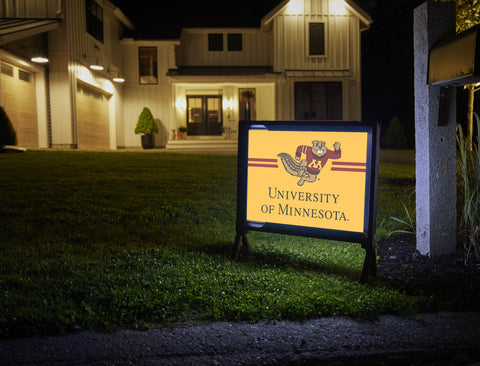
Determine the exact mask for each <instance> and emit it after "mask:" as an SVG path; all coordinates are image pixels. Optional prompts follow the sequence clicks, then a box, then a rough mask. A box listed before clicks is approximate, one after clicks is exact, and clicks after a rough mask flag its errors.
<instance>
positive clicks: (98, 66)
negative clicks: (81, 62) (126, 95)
mask: <svg viewBox="0 0 480 366" xmlns="http://www.w3.org/2000/svg"><path fill="white" fill-rule="evenodd" d="M93 48H94V49H95V56H93V58H94V61H93V63H92V64H91V65H90V68H91V69H92V70H96V71H102V70H103V66H102V65H101V64H100V62H98V51H100V48H98V46H97V45H94V46H93Z"/></svg>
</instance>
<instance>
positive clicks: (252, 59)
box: [176, 28, 273, 66]
mask: <svg viewBox="0 0 480 366" xmlns="http://www.w3.org/2000/svg"><path fill="white" fill-rule="evenodd" d="M209 33H222V34H223V44H224V47H223V48H224V49H223V51H209V50H208V34H209ZM229 33H241V34H242V36H243V37H242V38H243V41H242V42H243V45H242V46H243V49H242V51H228V50H227V34H229ZM180 42H181V44H180V45H179V46H178V47H177V50H176V56H177V64H178V65H179V66H265V65H271V64H272V61H273V60H272V39H271V35H270V34H269V33H266V32H263V31H261V30H260V29H245V28H243V29H186V30H183V32H182V35H181V38H180Z"/></svg>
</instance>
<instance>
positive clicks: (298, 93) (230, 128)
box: [0, 0, 371, 149]
mask: <svg viewBox="0 0 480 366" xmlns="http://www.w3.org/2000/svg"><path fill="white" fill-rule="evenodd" d="M127 16H128V14H127ZM127 16H125V15H124V14H123V13H122V11H121V10H120V9H118V8H117V7H115V6H114V5H113V4H112V3H110V2H109V1H107V0H63V1H59V0H32V1H30V2H28V4H27V2H16V1H11V0H3V1H0V61H1V79H0V105H2V106H3V107H4V109H5V110H6V112H7V114H8V115H9V117H10V119H11V120H12V123H13V124H14V126H15V128H16V130H17V135H18V140H19V145H22V146H26V147H53V148H56V147H63V148H65V147H67V148H70V147H71V148H80V149H89V148H95V149H99V148H100V149H117V148H124V147H126V148H128V147H138V146H140V138H139V136H137V135H135V133H134V128H135V125H136V122H137V119H138V115H139V114H140V112H141V111H142V109H143V107H148V108H150V110H151V111H152V113H153V115H154V117H155V118H156V119H157V123H158V124H159V127H160V133H159V134H158V135H157V137H156V140H157V145H162V146H163V145H165V144H167V142H168V144H167V147H174V146H175V145H174V143H175V141H172V138H174V133H173V132H176V131H178V129H179V128H180V127H182V126H185V127H187V128H188V138H189V139H216V138H220V136H222V133H223V134H224V135H225V134H226V136H227V138H228V139H231V140H232V141H235V140H236V126H237V124H238V121H239V120H241V119H251V120H299V119H300V120H305V119H307V120H315V119H318V120H338V121H342V120H345V121H346V120H361V59H360V54H361V52H360V50H361V42H360V35H361V32H362V31H363V30H366V29H368V27H369V25H370V23H371V19H370V17H369V15H368V14H366V13H365V12H364V11H363V10H361V9H360V8H359V7H358V6H357V5H356V4H355V3H354V2H353V1H351V0H284V1H282V2H281V3H280V4H279V5H278V6H277V7H276V8H275V9H272V11H271V12H270V13H268V14H266V15H265V17H264V18H263V19H262V21H261V24H259V27H258V28H223V29H219V28H184V29H183V30H182V32H181V36H180V38H179V39H174V40H165V39H159V40H142V39H134V38H122V34H124V33H123V32H124V30H125V29H126V28H130V29H131V28H133V25H132V24H131V22H130V21H129V19H128V18H127ZM40 54H43V56H45V57H48V60H49V61H48V62H47V63H43V64H40V63H38V62H35V61H32V57H33V56H36V55H40ZM37 61H38V59H37ZM95 66H98V67H96V68H95Z"/></svg>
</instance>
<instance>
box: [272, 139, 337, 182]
mask: <svg viewBox="0 0 480 366" xmlns="http://www.w3.org/2000/svg"><path fill="white" fill-rule="evenodd" d="M333 149H334V150H333V151H332V150H329V149H328V148H327V147H326V146H325V141H313V142H312V146H306V145H300V146H298V147H297V151H296V153H295V159H294V158H293V157H292V156H290V155H289V154H287V153H280V154H278V156H279V157H280V159H282V163H283V166H284V167H285V170H286V171H287V172H288V173H290V174H291V175H293V176H295V177H300V180H299V181H298V182H297V184H298V185H299V186H303V184H304V183H305V182H309V183H313V182H315V181H316V180H317V175H318V173H320V171H321V170H322V168H323V167H324V166H325V164H326V163H327V161H328V159H339V158H340V157H341V156H342V152H341V150H340V143H339V142H335V143H334V144H333ZM302 156H305V158H304V159H302Z"/></svg>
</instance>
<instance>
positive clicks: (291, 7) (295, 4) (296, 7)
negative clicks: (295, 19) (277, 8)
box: [286, 0, 304, 15]
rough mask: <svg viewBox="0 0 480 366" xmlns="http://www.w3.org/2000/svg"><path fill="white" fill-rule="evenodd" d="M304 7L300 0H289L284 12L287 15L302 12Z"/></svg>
mask: <svg viewBox="0 0 480 366" xmlns="http://www.w3.org/2000/svg"><path fill="white" fill-rule="evenodd" d="M303 9H304V5H303V1H302V0H290V1H289V2H288V5H287V8H286V14H288V15H298V14H302V13H303Z"/></svg>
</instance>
